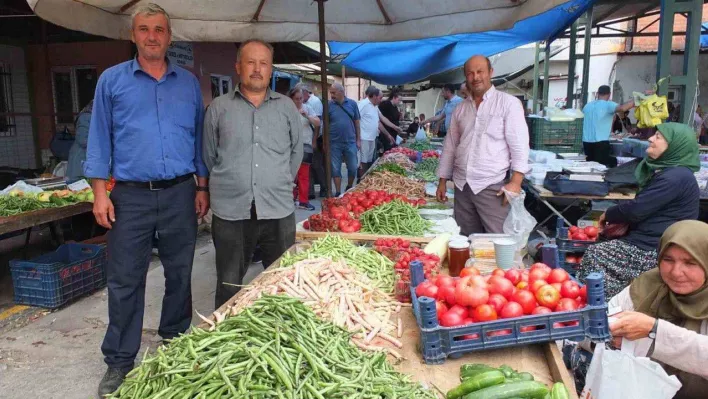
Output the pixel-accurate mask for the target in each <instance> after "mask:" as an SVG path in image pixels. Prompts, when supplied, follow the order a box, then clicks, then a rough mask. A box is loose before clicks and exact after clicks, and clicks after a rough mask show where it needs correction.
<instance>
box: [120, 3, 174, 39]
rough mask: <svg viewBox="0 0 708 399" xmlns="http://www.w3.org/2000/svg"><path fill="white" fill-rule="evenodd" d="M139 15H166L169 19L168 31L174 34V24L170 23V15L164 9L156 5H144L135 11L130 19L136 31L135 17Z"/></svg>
mask: <svg viewBox="0 0 708 399" xmlns="http://www.w3.org/2000/svg"><path fill="white" fill-rule="evenodd" d="M138 15H145V16H148V17H150V16H153V15H164V16H165V18H166V19H167V31H168V32H170V33H172V24H171V23H170V15H169V14H167V11H165V9H164V8H162V7H160V6H159V5H157V4H155V3H147V4H143V5H141V6H140V7H138V8H136V9H135V11H133V15H132V16H131V17H130V20H131V28H132V29H135V17H137V16H138Z"/></svg>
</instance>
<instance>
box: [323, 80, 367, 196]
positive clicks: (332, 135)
mask: <svg viewBox="0 0 708 399" xmlns="http://www.w3.org/2000/svg"><path fill="white" fill-rule="evenodd" d="M329 95H330V96H331V97H332V99H331V100H329V147H330V151H329V153H330V157H331V159H330V161H331V164H332V178H333V180H334V187H333V188H332V191H333V192H334V193H335V194H334V196H335V197H339V195H340V194H341V193H340V190H341V189H342V159H344V162H346V164H347V178H348V179H347V190H349V189H350V188H351V187H352V186H353V185H354V178H355V177H356V174H357V170H358V169H359V160H358V159H357V158H358V152H359V149H360V148H361V132H360V128H359V120H360V119H361V117H360V116H359V106H358V105H357V103H356V101H354V100H351V99H349V98H347V97H346V96H345V95H344V86H342V85H341V84H339V83H334V84H333V85H332V86H331V87H330V89H329Z"/></svg>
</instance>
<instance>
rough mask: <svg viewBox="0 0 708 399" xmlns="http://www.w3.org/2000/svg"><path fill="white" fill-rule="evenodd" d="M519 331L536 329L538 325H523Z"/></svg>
mask: <svg viewBox="0 0 708 399" xmlns="http://www.w3.org/2000/svg"><path fill="white" fill-rule="evenodd" d="M519 331H521V332H529V331H536V326H525V327H521V328H519Z"/></svg>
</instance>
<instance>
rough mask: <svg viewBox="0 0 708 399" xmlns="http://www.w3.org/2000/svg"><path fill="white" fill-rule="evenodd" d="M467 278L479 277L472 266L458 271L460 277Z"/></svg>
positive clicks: (477, 271)
mask: <svg viewBox="0 0 708 399" xmlns="http://www.w3.org/2000/svg"><path fill="white" fill-rule="evenodd" d="M467 276H479V270H477V268H476V267H474V266H470V267H465V268H463V269H462V270H461V271H460V277H467Z"/></svg>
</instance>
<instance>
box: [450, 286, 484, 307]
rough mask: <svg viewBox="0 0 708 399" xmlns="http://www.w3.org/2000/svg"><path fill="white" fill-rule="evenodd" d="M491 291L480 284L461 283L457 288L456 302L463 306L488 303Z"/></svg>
mask: <svg viewBox="0 0 708 399" xmlns="http://www.w3.org/2000/svg"><path fill="white" fill-rule="evenodd" d="M487 300H489V292H488V291H487V290H486V289H484V288H481V287H478V286H465V285H459V286H457V288H456V289H455V302H457V303H458V304H460V305H462V306H471V307H477V306H479V305H483V304H485V303H487Z"/></svg>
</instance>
